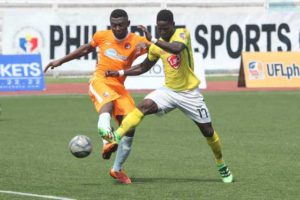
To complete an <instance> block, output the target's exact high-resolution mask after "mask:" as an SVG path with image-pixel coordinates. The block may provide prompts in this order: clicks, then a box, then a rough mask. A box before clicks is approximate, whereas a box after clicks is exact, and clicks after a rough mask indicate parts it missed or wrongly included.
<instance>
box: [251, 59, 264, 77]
mask: <svg viewBox="0 0 300 200" xmlns="http://www.w3.org/2000/svg"><path fill="white" fill-rule="evenodd" d="M248 72H249V79H252V80H253V79H259V80H262V79H265V76H264V70H263V65H262V63H260V62H257V61H251V62H249V64H248Z"/></svg>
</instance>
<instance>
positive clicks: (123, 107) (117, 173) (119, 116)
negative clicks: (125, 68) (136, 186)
mask: <svg viewBox="0 0 300 200" xmlns="http://www.w3.org/2000/svg"><path fill="white" fill-rule="evenodd" d="M118 93H119V94H120V95H121V96H120V97H119V98H118V99H116V100H115V101H114V110H113V115H114V116H115V119H116V120H117V122H118V124H119V125H120V124H121V122H122V120H123V118H124V116H125V115H127V114H128V113H129V112H130V111H132V110H133V109H134V108H135V105H134V100H133V98H132V97H131V96H130V94H129V93H128V92H127V91H126V90H120V89H119V90H118ZM133 136H134V129H132V130H130V131H128V132H127V133H126V136H124V137H123V138H122V139H121V141H120V143H119V145H118V150H117V153H116V157H115V161H114V165H113V167H112V168H111V170H110V175H111V176H112V177H113V178H116V179H118V180H119V181H120V182H121V183H125V184H129V183H131V180H130V178H129V177H128V176H127V175H126V173H125V172H124V170H123V169H122V165H123V164H124V163H125V161H126V159H127V158H128V156H129V154H130V152H131V146H132V142H133ZM111 144H114V143H111Z"/></svg>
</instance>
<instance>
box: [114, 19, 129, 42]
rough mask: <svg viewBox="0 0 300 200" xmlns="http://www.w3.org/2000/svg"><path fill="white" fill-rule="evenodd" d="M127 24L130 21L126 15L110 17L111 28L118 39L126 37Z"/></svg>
mask: <svg viewBox="0 0 300 200" xmlns="http://www.w3.org/2000/svg"><path fill="white" fill-rule="evenodd" d="M129 24H130V21H128V19H127V18H126V17H118V18H110V26H111V30H112V32H113V33H114V35H115V37H116V38H118V39H123V38H125V37H126V35H127V32H128V30H127V28H128V26H129Z"/></svg>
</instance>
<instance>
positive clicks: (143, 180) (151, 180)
mask: <svg viewBox="0 0 300 200" xmlns="http://www.w3.org/2000/svg"><path fill="white" fill-rule="evenodd" d="M131 180H132V182H133V183H155V182H172V183H174V182H177V183H180V182H181V183H189V182H202V183H203V182H207V183H209V182H211V183H213V182H220V179H201V178H135V177H133V178H131Z"/></svg>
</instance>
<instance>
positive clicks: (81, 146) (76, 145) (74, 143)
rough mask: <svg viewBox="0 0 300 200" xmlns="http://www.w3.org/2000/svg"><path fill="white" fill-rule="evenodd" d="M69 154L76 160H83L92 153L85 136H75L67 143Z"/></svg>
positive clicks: (89, 143) (88, 139)
mask: <svg viewBox="0 0 300 200" xmlns="http://www.w3.org/2000/svg"><path fill="white" fill-rule="evenodd" d="M69 149H70V151H71V153H72V154H73V155H74V156H75V157H77V158H84V157H87V156H88V155H90V153H91V152H92V142H91V139H90V138H89V137H87V136H85V135H76V136H75V137H73V138H72V139H71V141H70V143H69Z"/></svg>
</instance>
